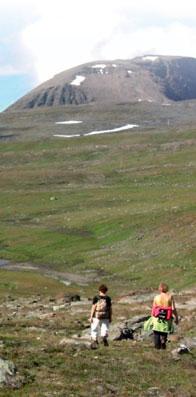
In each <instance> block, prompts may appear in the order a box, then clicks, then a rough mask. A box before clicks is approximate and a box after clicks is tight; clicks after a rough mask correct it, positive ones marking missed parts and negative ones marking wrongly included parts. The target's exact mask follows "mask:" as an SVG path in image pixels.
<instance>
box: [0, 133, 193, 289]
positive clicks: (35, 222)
mask: <svg viewBox="0 0 196 397" xmlns="http://www.w3.org/2000/svg"><path fill="white" fill-rule="evenodd" d="M194 135H195V131H186V132H177V131H175V130H173V131H169V132H168V131H166V132H162V133H159V132H152V133H150V132H146V133H141V134H140V133H137V134H133V133H131V134H129V133H126V134H125V133H124V134H112V135H105V136H95V137H90V138H87V137H85V138H80V139H77V140H74V139H73V140H57V139H51V140H46V141H39V142H34V143H33V142H26V143H21V142H17V143H2V145H1V160H0V162H1V229H0V240H1V257H2V258H4V259H11V260H13V261H23V262H26V261H28V262H34V263H39V264H43V265H47V266H51V267H52V268H55V269H57V270H66V271H67V270H69V271H74V272H81V271H84V270H87V269H100V268H101V269H102V270H104V271H105V272H106V274H108V276H111V277H113V279H114V283H115V279H119V278H120V279H121V280H123V283H125V284H127V285H128V286H130V284H131V285H133V286H134V287H136V288H137V287H141V286H142V285H143V283H144V281H145V286H146V287H150V286H152V287H154V286H156V284H157V280H159V279H160V278H162V277H164V279H166V280H167V281H168V280H169V281H171V282H172V284H173V285H174V286H175V287H176V288H181V287H183V286H187V285H189V284H191V283H192V282H193V276H194V269H195V266H194V263H195V253H194V240H195V234H194V233H195V232H194V231H195V228H194V227H195V174H194V172H195V157H194V156H195V147H194ZM174 270H175V271H174Z"/></svg>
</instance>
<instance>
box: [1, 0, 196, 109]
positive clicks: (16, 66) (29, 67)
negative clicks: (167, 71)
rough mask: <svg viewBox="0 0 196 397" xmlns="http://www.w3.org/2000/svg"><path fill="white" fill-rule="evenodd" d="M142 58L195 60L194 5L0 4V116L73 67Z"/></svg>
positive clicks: (104, 1) (105, 0) (106, 1)
mask: <svg viewBox="0 0 196 397" xmlns="http://www.w3.org/2000/svg"><path fill="white" fill-rule="evenodd" d="M147 54H151V55H153V54H158V55H181V56H191V57H196V2H195V0H186V1H184V0H181V1H179V0H47V1H46V0H0V111H3V110H4V109H5V108H7V107H8V106H9V105H11V104H12V103H14V102H15V101H16V100H17V99H19V98H20V97H22V96H23V95H25V94H26V93H27V92H29V91H30V90H31V89H32V88H34V87H36V86H37V85H39V84H40V83H42V82H44V81H46V80H48V79H50V78H52V77H53V76H54V75H55V74H57V73H60V72H62V71H64V70H67V69H70V68H72V67H74V66H77V65H80V64H83V63H86V62H91V61H98V60H99V61H101V60H115V59H131V58H134V57H136V56H143V55H147Z"/></svg>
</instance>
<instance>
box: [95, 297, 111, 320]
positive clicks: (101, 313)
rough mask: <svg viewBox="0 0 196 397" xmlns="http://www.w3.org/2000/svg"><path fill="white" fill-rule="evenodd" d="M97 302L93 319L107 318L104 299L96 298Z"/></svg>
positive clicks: (106, 306) (105, 300)
mask: <svg viewBox="0 0 196 397" xmlns="http://www.w3.org/2000/svg"><path fill="white" fill-rule="evenodd" d="M97 298H98V301H97V303H96V309H95V317H96V318H98V319H99V320H100V319H106V318H109V310H108V304H107V299H106V297H101V296H99V297H97Z"/></svg>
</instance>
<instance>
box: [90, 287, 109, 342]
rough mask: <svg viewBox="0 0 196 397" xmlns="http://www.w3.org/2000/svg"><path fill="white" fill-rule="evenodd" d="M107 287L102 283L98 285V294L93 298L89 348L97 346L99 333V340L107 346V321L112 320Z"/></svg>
mask: <svg viewBox="0 0 196 397" xmlns="http://www.w3.org/2000/svg"><path fill="white" fill-rule="evenodd" d="M107 291H108V288H107V286H106V285H104V284H102V285H100V287H99V294H98V295H96V296H95V297H94V298H93V302H92V308H91V314H90V322H91V348H92V349H96V348H97V347H98V343H99V342H98V336H99V333H100V335H101V342H102V343H103V344H104V346H108V345H109V344H108V333H109V323H111V321H112V301H111V298H110V297H109V296H108V295H107Z"/></svg>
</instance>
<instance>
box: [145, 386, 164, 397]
mask: <svg viewBox="0 0 196 397" xmlns="http://www.w3.org/2000/svg"><path fill="white" fill-rule="evenodd" d="M145 396H146V397H164V396H165V395H164V394H162V393H161V390H160V389H159V388H158V387H150V388H149V389H148V390H147V393H146V394H145Z"/></svg>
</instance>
